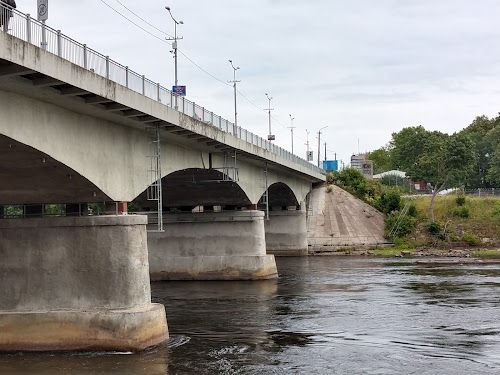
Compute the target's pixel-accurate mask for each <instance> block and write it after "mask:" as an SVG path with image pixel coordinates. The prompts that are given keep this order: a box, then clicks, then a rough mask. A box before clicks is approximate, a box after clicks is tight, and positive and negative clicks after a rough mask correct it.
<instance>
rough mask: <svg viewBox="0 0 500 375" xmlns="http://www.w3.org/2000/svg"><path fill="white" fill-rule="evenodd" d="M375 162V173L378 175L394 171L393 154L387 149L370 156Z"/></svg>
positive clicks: (380, 149) (383, 148)
mask: <svg viewBox="0 0 500 375" xmlns="http://www.w3.org/2000/svg"><path fill="white" fill-rule="evenodd" d="M368 159H369V160H373V173H375V174H378V173H382V172H386V171H389V170H391V169H392V165H391V153H390V151H389V149H388V148H387V147H381V148H379V149H377V150H375V151H372V152H370V154H369V155H368Z"/></svg>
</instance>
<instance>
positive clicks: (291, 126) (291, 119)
mask: <svg viewBox="0 0 500 375" xmlns="http://www.w3.org/2000/svg"><path fill="white" fill-rule="evenodd" d="M289 116H290V126H289V127H288V129H290V131H291V132H292V154H293V129H295V126H293V120H295V117H292V115H291V114H290V115H289Z"/></svg>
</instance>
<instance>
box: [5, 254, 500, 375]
mask: <svg viewBox="0 0 500 375" xmlns="http://www.w3.org/2000/svg"><path fill="white" fill-rule="evenodd" d="M278 268H279V272H280V279H279V280H278V281H276V280H274V281H262V282H159V283H153V285H152V291H153V292H152V293H153V300H154V301H155V302H158V303H164V304H165V305H166V307H167V314H168V319H169V327H170V333H171V339H170V342H169V344H168V346H167V345H165V346H162V347H159V348H156V349H154V350H152V351H149V352H146V353H141V354H129V355H124V354H91V355H89V354H50V355H44V354H36V355H34V354H14V355H0V374H4V373H5V374H14V375H19V374H32V373H37V374H77V375H79V374H141V375H145V374H384V375H385V374H419V375H420V374H458V375H462V374H499V373H500V320H499V318H500V295H499V291H500V289H499V286H500V266H499V265H497V266H495V265H487V266H474V265H466V266H460V265H457V266H446V267H427V266H422V265H419V264H416V263H414V262H412V261H411V260H408V261H398V262H394V261H391V260H381V259H366V258H363V259H357V258H342V259H339V258H334V257H312V258H290V259H286V258H285V259H283V258H281V259H278Z"/></svg>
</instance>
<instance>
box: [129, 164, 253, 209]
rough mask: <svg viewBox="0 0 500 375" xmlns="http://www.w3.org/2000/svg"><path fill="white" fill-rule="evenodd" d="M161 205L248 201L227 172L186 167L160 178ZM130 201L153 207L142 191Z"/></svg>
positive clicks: (193, 205)
mask: <svg viewBox="0 0 500 375" xmlns="http://www.w3.org/2000/svg"><path fill="white" fill-rule="evenodd" d="M162 191H163V195H162V198H163V206H164V207H167V208H169V207H170V208H180V207H191V208H193V207H196V206H235V207H244V206H247V205H249V204H251V201H250V199H249V198H248V196H247V194H246V193H245V192H244V191H243V190H242V189H241V187H240V186H239V185H238V184H237V183H236V182H234V181H232V180H231V179H230V178H229V177H228V176H226V175H225V174H224V173H222V172H221V171H219V170H216V169H203V168H188V169H182V170H178V171H175V172H172V173H170V174H168V175H166V176H165V177H163V178H162ZM134 202H135V203H137V204H138V205H140V206H141V207H151V208H154V205H155V204H156V203H155V202H151V201H148V200H147V193H146V191H143V192H142V193H141V194H140V195H139V196H138V197H137V198H136V199H134Z"/></svg>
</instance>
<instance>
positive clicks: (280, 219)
mask: <svg viewBox="0 0 500 375" xmlns="http://www.w3.org/2000/svg"><path fill="white" fill-rule="evenodd" d="M265 229H266V248H267V253H268V254H274V255H275V256H304V255H307V254H308V250H307V249H308V248H307V246H308V243H307V223H306V212H305V211H303V210H296V211H292V210H286V211H270V212H269V220H266V221H265Z"/></svg>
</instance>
